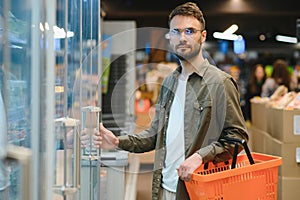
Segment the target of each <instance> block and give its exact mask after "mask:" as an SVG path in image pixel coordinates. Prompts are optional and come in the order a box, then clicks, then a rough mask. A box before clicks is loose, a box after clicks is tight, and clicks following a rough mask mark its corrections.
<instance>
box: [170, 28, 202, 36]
mask: <svg viewBox="0 0 300 200" xmlns="http://www.w3.org/2000/svg"><path fill="white" fill-rule="evenodd" d="M198 31H201V32H202V31H203V30H197V29H195V28H185V29H179V28H174V29H171V30H170V33H169V34H170V36H171V37H178V36H180V35H181V33H182V32H184V35H186V36H192V35H194V34H195V33H197V32H198Z"/></svg>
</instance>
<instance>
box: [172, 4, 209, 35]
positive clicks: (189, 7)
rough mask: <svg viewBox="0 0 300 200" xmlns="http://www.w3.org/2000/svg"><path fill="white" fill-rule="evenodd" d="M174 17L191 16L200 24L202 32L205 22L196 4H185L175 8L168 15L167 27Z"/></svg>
mask: <svg viewBox="0 0 300 200" xmlns="http://www.w3.org/2000/svg"><path fill="white" fill-rule="evenodd" d="M176 15H184V16H193V17H195V18H196V19H197V20H198V21H199V22H200V23H201V24H202V26H203V27H202V28H203V30H204V29H205V20H204V16H203V14H202V11H201V10H200V9H199V7H198V6H197V4H195V3H193V2H187V3H184V4H181V5H179V6H177V7H176V8H175V9H174V10H173V11H172V12H171V13H170V15H169V26H170V22H171V20H172V19H173V17H175V16H176Z"/></svg>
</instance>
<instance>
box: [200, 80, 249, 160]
mask: <svg viewBox="0 0 300 200" xmlns="http://www.w3.org/2000/svg"><path fill="white" fill-rule="evenodd" d="M221 88H222V90H224V92H225V93H224V94H225V102H224V101H223V102H221V101H222V100H218V98H217V96H216V98H215V99H216V101H217V103H216V104H215V106H219V105H220V104H224V103H225V105H224V108H225V113H224V120H221V121H224V123H223V124H222V128H221V133H220V137H219V139H218V140H216V141H212V142H211V143H210V144H209V145H207V146H205V147H203V148H201V149H199V150H198V153H199V154H200V156H201V157H202V159H203V162H204V163H205V162H208V161H213V162H214V163H217V162H221V161H225V160H228V159H230V158H232V154H233V149H234V145H232V144H229V143H226V142H221V141H220V139H222V138H225V137H229V138H238V139H243V140H246V141H248V134H247V129H246V126H245V120H244V117H243V114H242V111H241V106H240V100H239V92H238V86H237V84H236V82H235V81H234V80H233V79H232V78H226V79H225V80H224V86H222V87H221ZM218 93H220V91H219V92H218V91H217V92H216V94H218ZM216 112H217V113H218V112H220V111H218V109H216ZM216 115H218V114H216ZM212 120H219V119H212ZM241 150H242V148H240V149H239V151H241Z"/></svg>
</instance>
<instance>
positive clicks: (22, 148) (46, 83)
mask: <svg viewBox="0 0 300 200" xmlns="http://www.w3.org/2000/svg"><path fill="white" fill-rule="evenodd" d="M54 9H55V5H53V4H52V3H51V2H48V1H40V0H14V1H10V0H3V1H1V2H0V52H1V54H0V58H1V59H0V60H1V63H0V65H1V68H0V71H1V76H0V78H1V84H0V85H1V96H2V99H3V101H2V102H3V106H2V107H3V108H4V109H2V110H1V113H2V117H1V122H2V123H3V124H4V125H3V126H4V127H5V128H4V129H1V135H4V136H3V137H4V138H5V139H4V140H2V141H4V144H3V145H1V148H2V149H4V150H3V152H4V154H2V156H1V173H0V174H1V186H0V190H1V194H3V195H6V196H5V197H4V199H9V200H10V199H13V200H15V199H17V200H18V199H26V200H27V199H28V200H29V199H30V200H41V199H52V183H53V178H52V177H53V176H52V174H53V166H54V165H53V161H54V156H53V155H54V154H53V146H54V134H53V132H54V123H53V119H54V107H53V106H51V105H54V92H53V91H54V70H53V66H54V51H53V49H54V40H53V31H52V27H53V25H54V19H55V14H54V13H55V12H54ZM3 147H4V148H3ZM1 198H2V197H1Z"/></svg>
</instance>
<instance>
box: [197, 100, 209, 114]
mask: <svg viewBox="0 0 300 200" xmlns="http://www.w3.org/2000/svg"><path fill="white" fill-rule="evenodd" d="M211 105H212V103H211V100H205V101H195V102H194V109H196V110H198V111H200V112H202V111H203V110H204V109H206V108H210V107H211Z"/></svg>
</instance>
